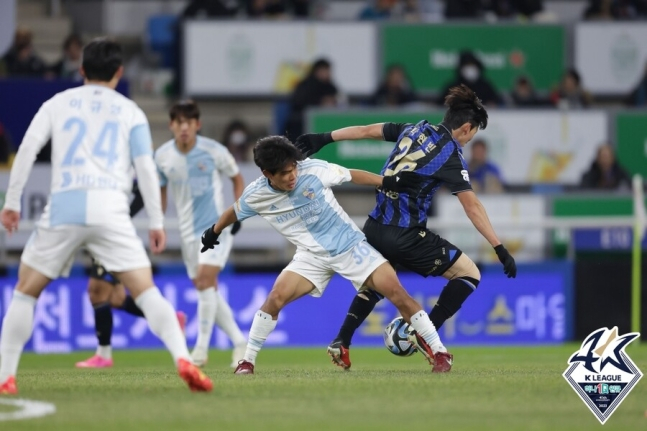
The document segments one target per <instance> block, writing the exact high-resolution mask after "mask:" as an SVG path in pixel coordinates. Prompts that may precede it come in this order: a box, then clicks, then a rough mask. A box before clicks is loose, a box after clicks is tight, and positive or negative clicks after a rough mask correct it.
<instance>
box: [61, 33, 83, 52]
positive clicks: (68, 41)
mask: <svg viewBox="0 0 647 431" xmlns="http://www.w3.org/2000/svg"><path fill="white" fill-rule="evenodd" d="M73 43H76V44H77V45H79V46H81V47H83V39H81V36H80V35H79V34H77V33H72V34H70V35H69V36H68V37H66V38H65V41H64V42H63V51H67V50H68V48H69V47H70V46H71V45H72V44H73Z"/></svg>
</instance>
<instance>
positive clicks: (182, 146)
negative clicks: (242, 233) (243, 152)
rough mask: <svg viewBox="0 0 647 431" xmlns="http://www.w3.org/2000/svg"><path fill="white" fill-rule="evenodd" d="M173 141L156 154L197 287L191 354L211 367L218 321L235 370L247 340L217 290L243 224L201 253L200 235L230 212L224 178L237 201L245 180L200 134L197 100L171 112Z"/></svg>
mask: <svg viewBox="0 0 647 431" xmlns="http://www.w3.org/2000/svg"><path fill="white" fill-rule="evenodd" d="M169 116H170V120H171V121H170V128H171V131H172V132H173V139H171V140H170V141H168V142H166V143H165V144H163V145H162V146H161V147H160V148H158V149H157V151H155V163H156V164H157V169H158V171H159V175H160V185H161V190H162V206H163V209H164V210H166V205H167V194H168V193H170V194H171V196H172V197H173V200H174V201H175V206H176V208H177V216H178V221H179V223H180V235H181V238H182V242H181V247H182V258H183V259H184V265H185V267H186V271H187V274H188V276H189V278H190V279H191V280H192V281H193V285H194V286H195V287H196V289H198V339H197V340H196V344H195V348H194V349H193V351H192V352H191V357H192V359H193V363H194V364H196V365H198V366H203V365H205V364H206V363H207V359H208V353H209V342H210V340H211V335H212V331H213V325H214V323H215V324H216V325H218V326H219V327H220V328H221V329H222V330H223V331H224V332H225V334H227V336H228V337H229V339H231V341H232V343H233V346H234V348H233V351H232V362H231V366H232V367H235V366H236V365H237V364H238V361H239V360H240V359H242V357H243V354H244V353H245V345H246V342H245V336H244V335H243V333H242V332H241V331H240V328H238V324H237V323H236V319H235V318H234V313H233V311H232V310H231V307H230V306H229V304H228V303H227V301H226V300H225V298H223V296H222V295H221V294H220V292H219V291H218V274H220V271H222V269H223V268H224V267H225V264H226V263H227V259H228V258H229V252H230V251H231V246H232V242H233V238H232V237H233V235H235V234H236V232H238V230H239V229H240V226H241V224H240V222H238V223H235V224H234V225H233V226H232V228H231V230H229V229H228V230H227V231H225V232H223V234H222V236H221V237H220V240H221V246H220V247H218V248H217V249H215V250H209V251H208V252H207V253H200V235H201V234H202V232H203V231H204V230H205V229H207V228H208V227H209V226H210V225H211V224H212V223H213V219H214V217H219V216H220V215H221V214H222V212H223V211H224V210H225V203H224V197H223V194H222V186H223V184H222V177H223V176H225V177H227V178H229V180H231V184H232V187H233V194H234V199H238V198H239V197H240V195H241V193H242V192H243V189H244V188H245V182H244V180H243V177H242V175H241V174H240V171H239V169H238V165H237V164H236V161H235V160H234V157H233V156H232V155H231V153H230V152H229V150H227V148H226V147H225V146H224V145H222V144H221V143H219V142H216V141H214V140H213V139H209V138H206V137H204V136H201V135H198V131H199V130H200V128H201V127H202V124H201V122H200V110H199V109H198V105H197V104H196V103H195V102H194V101H192V100H187V101H180V102H177V103H175V104H174V105H173V106H172V107H171V110H170V112H169Z"/></svg>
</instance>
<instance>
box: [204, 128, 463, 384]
mask: <svg viewBox="0 0 647 431" xmlns="http://www.w3.org/2000/svg"><path fill="white" fill-rule="evenodd" d="M254 162H255V163H256V165H257V166H258V167H259V168H260V169H261V171H262V173H263V176H262V177H260V178H258V179H257V180H256V181H254V182H253V183H251V184H250V185H249V186H247V188H246V189H245V192H244V193H243V196H242V197H241V198H240V199H238V200H237V201H236V203H235V204H234V206H232V207H230V208H228V209H227V210H226V211H225V212H224V213H223V215H222V217H220V219H219V220H218V222H217V223H216V224H214V225H213V226H212V227H210V228H208V229H206V230H205V231H204V233H203V234H202V244H203V246H204V247H202V250H201V251H202V252H203V253H204V252H205V251H209V250H210V249H212V248H214V245H216V244H220V237H221V235H222V233H223V232H224V229H226V228H227V227H228V226H229V225H231V224H234V223H236V222H237V221H238V220H244V219H246V218H249V217H252V216H254V215H256V214H258V215H260V216H261V217H263V218H264V219H265V220H267V221H268V222H269V223H270V224H271V225H272V227H273V228H274V229H276V231H277V232H279V233H280V234H281V235H283V236H284V237H285V238H286V239H287V240H288V241H290V242H292V243H293V244H294V245H295V246H296V247H297V252H296V254H295V255H294V257H293V258H292V261H291V262H290V263H289V264H288V266H287V267H285V269H284V270H283V271H282V272H281V274H280V275H279V276H278V278H277V279H276V282H275V283H274V286H273V287H272V291H271V292H270V293H269V295H268V297H267V299H266V300H265V303H264V304H263V305H262V306H261V309H260V310H259V311H258V312H257V313H256V314H255V315H254V320H253V322H252V327H251V328H250V330H249V340H248V343H247V350H246V351H245V356H244V358H243V360H241V361H240V362H239V364H238V367H237V368H236V371H235V373H236V374H254V364H255V362H256V356H257V355H258V352H259V351H260V350H261V348H262V347H263V344H264V343H265V340H267V337H268V335H269V334H270V333H271V332H272V331H273V330H274V328H275V327H276V323H277V319H278V315H279V312H280V311H281V309H282V308H283V307H285V306H286V305H287V304H289V303H290V302H292V301H295V300H297V299H299V298H301V297H302V296H305V295H307V294H310V295H312V296H314V297H320V296H321V295H322V294H323V292H324V290H325V289H326V286H327V285H328V282H329V281H330V279H331V278H332V276H333V275H334V274H335V273H338V274H340V275H341V276H343V277H344V278H346V279H348V280H350V281H351V282H352V283H353V285H354V286H355V288H356V289H358V290H359V289H360V288H362V286H366V288H370V289H374V290H375V291H377V292H379V294H381V295H383V296H386V297H387V298H388V299H389V301H391V302H392V303H393V305H395V306H396V308H397V309H398V311H400V313H402V317H403V318H404V319H405V320H406V321H407V322H408V323H410V324H411V326H412V328H413V329H415V331H416V332H415V333H414V334H412V336H411V337H410V341H411V342H412V343H414V345H415V346H417V348H418V350H420V351H421V352H422V354H423V355H424V356H425V358H426V359H427V360H428V361H429V363H430V364H431V365H432V367H433V369H432V370H433V371H434V372H448V371H450V370H451V367H452V362H453V356H452V355H451V354H450V353H448V352H447V349H445V346H443V344H442V342H441V341H440V337H439V336H438V333H437V332H436V328H434V325H433V324H432V323H431V321H430V320H429V317H428V316H427V314H425V312H424V310H423V309H422V307H421V306H420V304H418V302H416V300H415V299H413V298H412V297H411V296H409V294H408V293H407V292H406V291H405V290H404V288H403V287H402V285H401V284H400V281H399V280H398V277H397V275H396V274H395V271H394V270H393V267H391V265H390V264H389V263H388V262H387V261H386V259H384V257H382V255H380V253H378V252H377V251H376V250H375V249H374V248H373V247H371V246H370V245H369V244H368V243H367V242H366V237H365V236H364V234H363V233H362V231H361V230H359V228H358V227H357V226H356V225H355V223H353V221H352V220H351V219H350V217H349V216H348V214H346V213H345V212H344V210H343V209H342V208H341V207H340V206H339V203H337V200H336V199H335V196H334V195H333V193H332V190H331V187H332V186H336V185H339V184H342V183H345V182H348V181H351V182H353V183H355V184H360V185H369V186H370V185H372V186H382V185H383V184H384V186H385V187H386V188H388V189H390V190H394V189H395V188H396V187H405V186H406V184H405V182H404V181H396V180H397V178H396V177H395V176H390V177H381V176H379V175H375V174H372V173H370V172H366V171H359V170H354V169H353V170H348V169H346V168H344V167H342V166H339V165H335V164H332V163H328V162H324V161H321V160H305V161H304V160H303V154H301V151H299V150H298V149H297V148H296V147H295V146H294V145H293V144H292V143H291V142H290V141H289V140H288V139H287V138H286V137H284V136H269V137H266V138H263V139H261V140H259V141H258V143H257V144H256V146H255V147H254ZM387 184H388V186H387ZM224 245H225V247H226V244H224Z"/></svg>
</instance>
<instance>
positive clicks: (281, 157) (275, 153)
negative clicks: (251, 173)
mask: <svg viewBox="0 0 647 431" xmlns="http://www.w3.org/2000/svg"><path fill="white" fill-rule="evenodd" d="M303 159H304V157H303V154H302V153H301V150H299V149H298V148H297V147H295V146H294V145H293V144H292V142H290V140H289V139H288V138H286V137H285V136H276V135H275V136H267V137H265V138H261V139H259V140H258V142H256V145H255V146H254V163H256V166H258V167H259V168H261V170H262V171H267V172H269V173H270V174H272V175H274V174H275V173H277V172H278V171H280V170H281V169H283V168H284V167H285V166H286V165H287V164H288V163H291V162H299V161H301V160H303Z"/></svg>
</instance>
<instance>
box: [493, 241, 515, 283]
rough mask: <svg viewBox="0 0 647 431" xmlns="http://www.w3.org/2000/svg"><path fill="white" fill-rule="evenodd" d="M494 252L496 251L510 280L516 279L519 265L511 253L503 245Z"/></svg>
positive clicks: (495, 248)
mask: <svg viewBox="0 0 647 431" xmlns="http://www.w3.org/2000/svg"><path fill="white" fill-rule="evenodd" d="M494 251H496V255H497V257H498V258H499V261H501V263H502V264H503V272H504V273H505V275H507V276H508V278H515V277H516V276H517V264H516V263H515V261H514V258H513V257H512V255H511V254H510V252H509V251H508V250H506V248H505V247H504V246H503V244H499V245H497V246H496V247H494Z"/></svg>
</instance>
